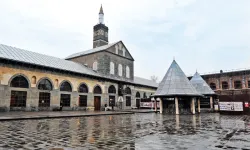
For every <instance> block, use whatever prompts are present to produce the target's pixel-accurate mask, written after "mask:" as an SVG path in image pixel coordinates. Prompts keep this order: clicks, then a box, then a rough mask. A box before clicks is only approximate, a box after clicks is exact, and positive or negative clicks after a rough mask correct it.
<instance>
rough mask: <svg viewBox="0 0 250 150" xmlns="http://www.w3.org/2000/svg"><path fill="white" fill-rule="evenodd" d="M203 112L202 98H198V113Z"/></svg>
mask: <svg viewBox="0 0 250 150" xmlns="http://www.w3.org/2000/svg"><path fill="white" fill-rule="evenodd" d="M200 112H201V100H200V98H198V113H200Z"/></svg>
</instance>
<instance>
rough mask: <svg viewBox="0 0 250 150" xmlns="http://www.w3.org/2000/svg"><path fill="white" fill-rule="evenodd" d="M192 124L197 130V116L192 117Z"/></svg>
mask: <svg viewBox="0 0 250 150" xmlns="http://www.w3.org/2000/svg"><path fill="white" fill-rule="evenodd" d="M192 124H193V127H194V129H195V128H196V116H195V115H193V116H192Z"/></svg>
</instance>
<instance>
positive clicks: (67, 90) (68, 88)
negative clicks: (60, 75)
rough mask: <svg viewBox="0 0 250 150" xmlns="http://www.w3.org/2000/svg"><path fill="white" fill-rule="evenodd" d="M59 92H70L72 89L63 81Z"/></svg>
mask: <svg viewBox="0 0 250 150" xmlns="http://www.w3.org/2000/svg"><path fill="white" fill-rule="evenodd" d="M60 91H65V92H72V87H71V85H70V83H69V82H67V81H64V82H63V83H62V84H61V86H60Z"/></svg>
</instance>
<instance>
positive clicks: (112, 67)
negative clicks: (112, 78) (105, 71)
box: [110, 62, 115, 74]
mask: <svg viewBox="0 0 250 150" xmlns="http://www.w3.org/2000/svg"><path fill="white" fill-rule="evenodd" d="M110 74H115V64H114V63H113V62H110Z"/></svg>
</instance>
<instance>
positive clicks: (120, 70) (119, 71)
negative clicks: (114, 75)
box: [118, 64, 122, 76]
mask: <svg viewBox="0 0 250 150" xmlns="http://www.w3.org/2000/svg"><path fill="white" fill-rule="evenodd" d="M118 75H119V76H122V65H121V64H119V65H118Z"/></svg>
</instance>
